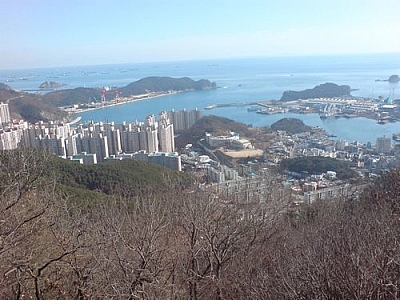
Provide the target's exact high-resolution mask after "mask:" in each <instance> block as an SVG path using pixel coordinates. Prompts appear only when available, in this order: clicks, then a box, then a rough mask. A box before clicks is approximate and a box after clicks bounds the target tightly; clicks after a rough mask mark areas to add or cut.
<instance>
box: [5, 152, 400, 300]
mask: <svg viewBox="0 0 400 300" xmlns="http://www.w3.org/2000/svg"><path fill="white" fill-rule="evenodd" d="M53 159H54V158H53V157H51V156H49V155H48V154H46V153H43V152H38V151H34V150H24V151H21V150H18V151H10V152H1V153H0V177H1V180H0V195H1V198H0V200H1V202H2V203H1V204H2V205H1V206H0V220H1V222H0V241H1V244H0V275H1V276H0V298H1V299H23V298H34V299H398V298H399V297H400V282H399V277H400V270H399V265H400V238H399V232H400V221H399V213H400V204H399V203H400V198H399V195H400V185H399V182H400V171H399V170H393V171H391V172H388V173H386V174H384V175H383V176H382V177H381V178H380V179H378V180H377V181H375V182H374V183H372V184H371V186H370V187H369V188H368V189H367V190H366V191H365V192H364V193H362V192H361V191H360V193H357V194H356V195H354V197H353V198H348V199H331V201H325V202H316V203H314V204H312V205H310V206H305V207H304V208H301V209H295V210H294V209H288V207H287V206H286V205H285V203H287V200H288V199H286V198H285V196H284V193H274V191H275V192H279V185H273V186H271V192H270V193H271V194H270V196H269V197H268V199H269V200H268V203H265V204H264V205H263V206H262V207H261V206H260V205H259V204H257V203H253V202H252V199H246V200H245V202H242V203H237V202H234V201H232V199H227V198H224V197H223V195H219V197H218V198H217V197H215V196H213V195H212V194H207V193H204V192H201V191H200V190H198V189H196V188H194V187H192V188H190V189H184V188H183V189H179V190H177V189H176V188H177V187H178V186H179V180H178V182H176V184H175V185H174V183H173V182H174V179H173V178H174V173H171V172H167V171H166V170H163V169H159V171H160V172H161V173H160V174H158V173H157V175H155V176H156V180H162V182H163V183H162V184H161V186H162V188H161V189H160V191H162V193H157V192H156V189H141V192H140V193H134V192H133V193H125V191H126V190H128V191H129V190H130V189H131V187H129V186H126V185H130V184H135V182H136V181H138V180H140V179H141V178H142V177H147V176H148V175H149V174H147V175H146V172H147V171H146V170H144V169H142V168H141V167H142V166H141V165H136V164H134V165H129V164H127V165H126V166H128V168H127V169H126V170H124V171H123V172H122V173H118V172H119V171H118V170H121V169H124V168H125V162H124V161H123V162H121V163H122V164H116V165H113V166H112V167H107V166H105V167H104V169H99V170H98V169H96V167H95V166H94V167H93V168H87V169H86V168H80V167H78V166H77V165H69V164H68V165H63V164H62V163H60V162H57V161H56V162H54V160H53ZM52 165H53V166H54V167H50V166H52ZM75 167H76V169H75ZM128 169H129V170H130V171H129V170H128ZM139 170H140V172H139V174H140V175H138V173H136V172H137V171H139ZM131 172H132V178H131V179H125V180H126V181H124V182H123V183H121V184H120V187H119V188H118V189H111V193H110V194H106V192H107V191H106V190H101V188H102V187H103V186H104V185H107V184H108V183H107V182H103V181H102V179H101V178H104V179H106V178H110V179H111V180H110V181H111V182H114V181H115V179H116V178H117V177H118V176H127V177H130V176H131V175H130V174H131ZM151 172H157V171H156V170H155V169H153V170H152V171H151ZM81 173H83V174H84V175H82V176H81ZM116 174H118V175H116ZM135 174H136V175H135ZM161 174H162V175H161ZM158 176H160V177H158ZM85 178H86V179H85ZM120 179H122V180H124V179H123V178H120ZM171 182H172V183H173V184H172V185H171V188H170V189H164V187H165V185H164V183H165V184H167V186H169V183H171ZM141 184H144V185H145V186H147V184H150V185H151V186H153V184H154V186H158V185H157V184H155V183H154V182H153V181H152V179H149V181H148V182H147V183H146V181H144V182H143V181H142V182H141ZM61 186H71V187H74V189H70V190H69V189H62V188H60V187H61ZM109 186H110V187H114V185H113V184H110V185H109ZM136 186H137V185H136ZM84 187H85V188H84ZM86 187H87V188H86ZM181 187H184V185H183V186H181ZM75 188H76V189H75ZM120 188H121V189H120ZM77 189H79V190H81V191H85V192H87V193H96V195H97V196H98V197H97V198H96V199H94V200H92V202H93V205H92V206H90V208H87V207H86V206H84V204H85V201H84V200H85V197H86V196H87V195H88V194H86V193H83V192H82V194H79V193H76V191H77ZM135 190H136V188H133V190H132V191H135ZM74 193H75V194H74ZM101 195H104V196H105V198H101ZM273 195H279V197H272V196H273ZM76 198H81V200H82V201H76ZM220 200H221V201H220ZM87 201H88V199H86V202H87Z"/></svg>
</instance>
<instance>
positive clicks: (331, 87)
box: [280, 82, 351, 101]
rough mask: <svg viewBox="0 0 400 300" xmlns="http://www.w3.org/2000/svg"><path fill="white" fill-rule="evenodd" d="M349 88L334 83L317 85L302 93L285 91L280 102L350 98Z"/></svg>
mask: <svg viewBox="0 0 400 300" xmlns="http://www.w3.org/2000/svg"><path fill="white" fill-rule="evenodd" d="M350 92H351V88H350V86H348V85H337V84H335V83H330V82H327V83H324V84H320V85H317V86H316V87H314V88H312V89H306V90H303V91H290V90H289V91H285V92H284V93H283V95H282V97H281V99H280V100H281V101H292V100H299V99H310V98H334V97H347V96H350Z"/></svg>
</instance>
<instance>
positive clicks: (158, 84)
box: [41, 77, 216, 107]
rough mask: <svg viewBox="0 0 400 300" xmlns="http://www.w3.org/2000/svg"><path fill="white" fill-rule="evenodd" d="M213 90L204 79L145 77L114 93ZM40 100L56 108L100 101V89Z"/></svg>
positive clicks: (62, 92)
mask: <svg viewBox="0 0 400 300" xmlns="http://www.w3.org/2000/svg"><path fill="white" fill-rule="evenodd" d="M215 88H216V85H215V83H212V82H210V81H209V80H204V79H202V80H198V81H194V80H192V79H190V78H187V77H184V78H171V77H146V78H143V79H140V80H138V81H135V82H132V83H130V84H128V85H126V86H123V87H120V88H115V91H116V90H118V91H119V92H120V96H122V97H129V96H133V95H143V94H148V93H161V92H165V93H167V92H183V91H198V90H209V89H215ZM106 97H107V100H111V99H112V98H114V97H115V94H114V93H113V91H109V93H108V94H107V95H106ZM41 99H42V100H43V101H44V102H45V103H48V104H51V105H54V106H57V107H60V106H69V105H72V104H80V103H88V102H92V101H100V99H101V89H94V88H83V87H80V88H75V89H65V90H59V91H54V92H50V93H47V94H44V95H43V96H42V97H41Z"/></svg>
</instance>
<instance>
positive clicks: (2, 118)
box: [0, 102, 11, 123]
mask: <svg viewBox="0 0 400 300" xmlns="http://www.w3.org/2000/svg"><path fill="white" fill-rule="evenodd" d="M10 121H11V117H10V110H9V108H8V104H7V103H3V102H1V103H0V123H8V122H10Z"/></svg>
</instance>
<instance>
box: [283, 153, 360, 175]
mask: <svg viewBox="0 0 400 300" xmlns="http://www.w3.org/2000/svg"><path fill="white" fill-rule="evenodd" d="M281 167H282V168H283V169H285V170H288V171H291V172H296V173H299V174H301V173H302V172H308V173H309V174H322V173H325V172H327V171H334V172H336V173H337V177H338V178H339V179H349V178H354V177H356V176H357V173H356V172H355V171H354V170H352V169H350V166H349V163H348V162H345V161H343V160H338V159H335V158H331V157H321V156H306V157H296V158H290V159H285V160H283V161H282V162H281Z"/></svg>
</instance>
